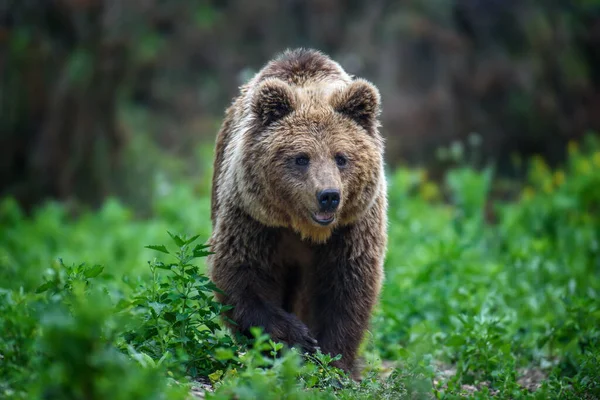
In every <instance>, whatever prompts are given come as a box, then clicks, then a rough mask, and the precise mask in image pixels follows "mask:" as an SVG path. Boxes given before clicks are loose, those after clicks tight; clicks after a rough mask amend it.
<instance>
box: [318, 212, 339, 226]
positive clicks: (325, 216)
mask: <svg viewBox="0 0 600 400" xmlns="http://www.w3.org/2000/svg"><path fill="white" fill-rule="evenodd" d="M312 219H313V221H315V222H316V223H317V224H319V225H323V226H327V225H329V224H331V223H332V222H333V220H334V219H335V214H334V213H328V212H317V213H314V214H313V215H312Z"/></svg>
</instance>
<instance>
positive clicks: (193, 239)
mask: <svg viewBox="0 0 600 400" xmlns="http://www.w3.org/2000/svg"><path fill="white" fill-rule="evenodd" d="M199 237H200V235H194V236H192V237H191V238H189V239H187V240H186V241H185V244H190V243H193V242H194V241H195V240H196V239H198V238H199Z"/></svg>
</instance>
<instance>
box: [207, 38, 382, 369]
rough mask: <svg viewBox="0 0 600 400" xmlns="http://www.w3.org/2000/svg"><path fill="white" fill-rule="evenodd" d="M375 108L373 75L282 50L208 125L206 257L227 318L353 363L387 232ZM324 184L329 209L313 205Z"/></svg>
mask: <svg viewBox="0 0 600 400" xmlns="http://www.w3.org/2000/svg"><path fill="white" fill-rule="evenodd" d="M379 111H380V97H379V92H378V91H377V89H376V88H375V87H374V86H373V85H372V84H371V83H369V82H367V81H365V80H363V79H353V78H352V77H350V76H349V75H348V74H347V73H346V72H345V71H344V70H343V69H342V68H341V67H340V66H339V65H338V64H337V63H335V62H334V61H332V60H331V59H330V58H328V57H327V56H325V55H323V54H322V53H320V52H317V51H314V50H304V49H298V50H293V51H287V52H285V53H283V54H282V55H281V56H279V57H278V58H276V59H275V60H273V61H271V62H270V63H268V64H267V65H266V66H265V67H264V68H263V69H262V70H261V71H260V72H258V74H256V76H255V77H254V78H253V79H252V80H250V81H249V82H248V83H247V84H246V85H244V86H243V87H242V88H241V93H240V95H239V97H237V99H235V101H234V102H233V104H232V105H231V106H230V107H229V108H228V110H227V112H226V117H225V120H224V122H223V125H222V127H221V130H220V132H219V134H218V137H217V144H216V158H215V162H214V176H213V189H212V214H211V217H212V223H213V233H212V236H211V240H210V244H211V250H212V251H213V252H214V255H211V256H210V257H209V268H210V276H211V278H212V280H213V281H214V282H215V283H216V285H217V286H218V287H219V288H220V289H221V290H223V291H224V293H225V295H221V294H217V298H218V300H219V301H221V302H223V303H226V304H230V305H233V306H234V308H233V309H232V310H230V311H229V312H228V314H227V316H228V317H229V318H230V319H231V320H233V321H235V323H236V324H237V325H232V326H230V328H231V329H232V330H234V331H237V332H241V333H243V334H248V330H249V328H250V327H252V326H261V327H263V328H264V330H265V331H266V332H267V333H269V334H270V335H271V336H272V337H273V338H274V339H275V340H279V341H283V342H286V343H288V344H290V345H300V346H301V347H303V348H304V349H306V350H308V351H313V350H314V349H315V348H316V347H320V348H321V350H322V351H323V352H327V353H330V354H332V355H336V354H342V359H341V360H340V361H338V362H337V364H336V365H337V366H338V367H340V368H342V369H345V370H346V371H353V370H354V361H355V358H356V353H357V350H358V347H359V344H360V342H361V340H362V338H363V335H364V332H365V330H366V329H367V327H368V322H369V317H370V314H371V311H372V309H373V306H374V305H375V303H376V301H377V297H378V294H379V291H380V288H381V283H382V279H383V258H384V253H385V249H386V243H387V233H386V228H387V226H386V225H387V219H386V208H387V193H386V182H385V176H384V170H383V152H384V146H383V139H382V137H381V136H380V134H379V131H378V128H379V122H378V117H379ZM325 190H327V191H335V192H336V193H339V202H338V203H339V205H338V206H337V208H336V209H334V210H332V209H326V210H325V211H323V207H322V204H320V203H319V200H318V196H319V193H323V191H325ZM320 206H321V207H320Z"/></svg>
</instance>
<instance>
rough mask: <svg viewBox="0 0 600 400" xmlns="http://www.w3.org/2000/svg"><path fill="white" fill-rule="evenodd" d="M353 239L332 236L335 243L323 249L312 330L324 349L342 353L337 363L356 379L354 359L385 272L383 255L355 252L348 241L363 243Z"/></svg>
mask: <svg viewBox="0 0 600 400" xmlns="http://www.w3.org/2000/svg"><path fill="white" fill-rule="evenodd" d="M352 240H354V242H353V241H352ZM352 240H348V238H347V237H346V238H343V237H338V238H332V243H330V244H328V245H327V248H326V249H324V251H323V254H322V257H321V260H322V262H321V263H320V265H319V266H318V268H317V270H316V275H315V277H316V278H317V279H316V280H315V281H314V282H315V283H314V287H313V296H312V301H313V303H312V309H313V316H314V325H315V326H314V328H313V330H314V332H315V334H316V337H317V341H318V342H319V346H320V348H321V351H323V352H324V353H329V354H331V355H332V356H335V355H337V354H341V355H342V359H341V360H339V361H337V362H335V363H334V365H335V366H336V367H338V368H341V369H343V370H345V371H348V372H352V373H353V377H354V378H355V379H357V378H358V375H357V373H356V371H355V370H354V362H355V359H356V355H357V351H358V347H359V345H360V343H361V340H362V338H363V335H364V333H365V331H366V330H367V328H368V324H369V319H370V316H371V312H372V309H373V306H374V305H375V302H376V299H377V296H378V294H379V289H380V283H381V279H382V275H383V273H382V271H381V255H379V253H376V252H375V251H373V248H371V251H365V252H364V253H363V254H358V255H353V254H352V249H351V248H349V247H348V246H349V244H350V243H352V244H353V246H360V244H359V243H358V242H356V240H358V239H357V238H353V239H352ZM361 247H362V246H361ZM362 248H365V247H362ZM336 255H337V257H336ZM339 255H344V256H343V257H340V256H339ZM351 255H352V256H351Z"/></svg>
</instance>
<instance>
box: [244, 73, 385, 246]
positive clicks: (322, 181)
mask: <svg viewBox="0 0 600 400" xmlns="http://www.w3.org/2000/svg"><path fill="white" fill-rule="evenodd" d="M249 96H250V101H249V103H247V104H248V110H247V111H248V115H249V118H248V121H250V122H249V124H250V125H251V126H252V128H251V129H248V130H247V131H246V132H247V136H246V137H245V138H244V143H243V150H242V151H241V160H240V161H241V162H242V167H241V170H242V171H243V176H242V177H241V178H240V179H239V181H238V187H240V186H241V188H242V192H243V195H242V197H243V202H244V203H245V205H246V208H248V209H249V211H250V213H251V215H252V216H253V217H254V218H256V219H258V220H259V221H261V222H262V223H264V224H266V225H268V226H280V227H281V226H282V227H289V228H291V229H293V230H294V231H296V232H298V233H299V234H300V235H301V236H302V237H303V238H304V239H310V240H312V241H314V242H317V243H320V242H324V241H326V240H327V239H328V238H329V237H330V236H331V233H332V231H333V230H334V229H335V228H336V227H339V226H344V225H348V224H351V223H353V222H355V221H356V220H357V219H359V218H361V217H363V216H364V215H365V214H366V212H367V211H368V210H369V208H370V207H371V206H372V205H373V203H374V201H375V199H376V198H377V196H379V195H381V193H382V190H385V189H384V186H385V179H384V176H383V139H382V137H381V135H380V134H379V131H378V127H379V122H378V117H379V111H380V97H379V92H378V91H377V89H376V88H375V87H374V86H373V85H372V84H371V83H369V82H367V81H365V80H362V79H356V80H353V81H351V82H350V83H348V82H337V83H335V84H329V85H327V84H320V85H319V84H315V85H313V86H307V87H302V86H293V85H290V84H288V83H287V82H285V81H283V80H280V79H278V78H267V79H264V80H263V81H262V82H260V83H259V84H258V85H257V86H256V87H255V90H253V91H252V92H251V93H249Z"/></svg>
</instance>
